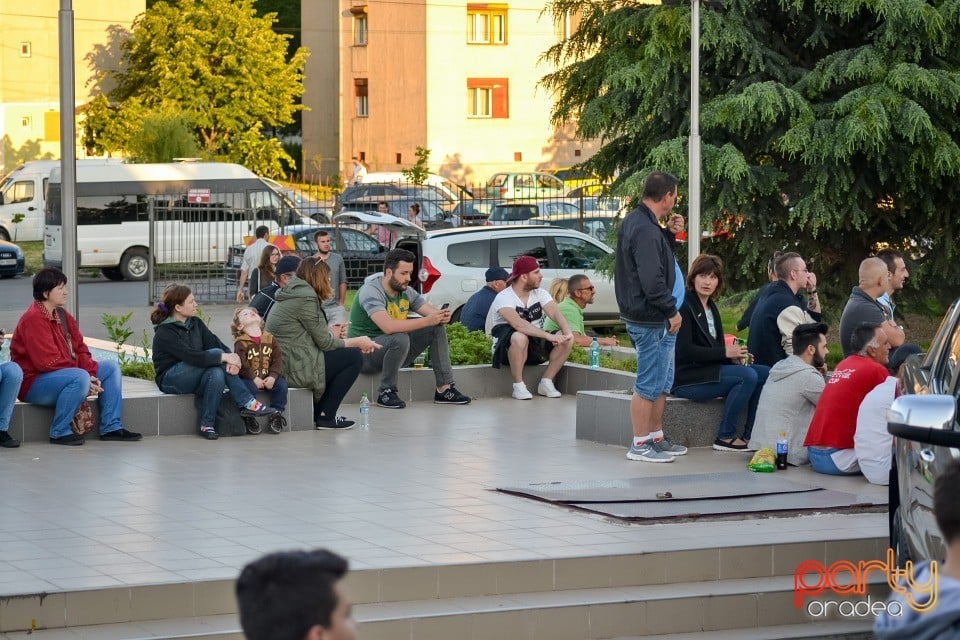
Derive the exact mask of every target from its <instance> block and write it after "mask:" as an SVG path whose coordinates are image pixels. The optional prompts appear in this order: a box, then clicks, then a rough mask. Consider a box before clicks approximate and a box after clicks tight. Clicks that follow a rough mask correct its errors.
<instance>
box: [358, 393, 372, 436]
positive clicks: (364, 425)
mask: <svg viewBox="0 0 960 640" xmlns="http://www.w3.org/2000/svg"><path fill="white" fill-rule="evenodd" d="M360 428H361V429H369V428H370V398H368V397H367V394H363V396H361V397H360Z"/></svg>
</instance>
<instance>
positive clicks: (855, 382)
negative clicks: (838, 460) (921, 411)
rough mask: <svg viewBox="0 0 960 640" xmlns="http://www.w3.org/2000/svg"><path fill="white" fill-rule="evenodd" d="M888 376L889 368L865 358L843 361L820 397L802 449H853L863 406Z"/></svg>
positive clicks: (858, 356) (848, 357) (855, 357)
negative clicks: (861, 404)
mask: <svg viewBox="0 0 960 640" xmlns="http://www.w3.org/2000/svg"><path fill="white" fill-rule="evenodd" d="M889 375H890V374H889V372H887V368H886V367H884V366H883V365H882V364H880V363H878V362H877V361H875V360H871V359H870V358H867V357H866V356H861V355H857V354H853V355H850V356H847V357H846V358H844V359H843V360H841V361H840V362H839V363H838V364H837V368H836V369H834V370H833V373H831V374H830V378H829V379H827V385H826V386H825V387H824V388H823V393H821V394H820V400H818V401H817V408H816V409H815V410H814V412H813V418H812V419H811V420H810V429H809V430H808V431H807V439H806V440H804V442H803V446H805V447H831V448H834V449H853V434H854V433H855V432H856V430H857V411H859V409H860V403H861V402H863V399H864V397H866V395H867V394H868V393H870V392H871V391H872V390H873V388H874V387H876V386H877V385H878V384H880V383H881V382H883V381H884V380H886V379H887V376H889Z"/></svg>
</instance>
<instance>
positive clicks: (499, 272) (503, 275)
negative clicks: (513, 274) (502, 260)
mask: <svg viewBox="0 0 960 640" xmlns="http://www.w3.org/2000/svg"><path fill="white" fill-rule="evenodd" d="M509 275H510V274H509V273H507V270H506V269H504V268H503V267H490V268H489V269H487V273H486V278H487V282H493V281H494V280H506V279H507V277H509Z"/></svg>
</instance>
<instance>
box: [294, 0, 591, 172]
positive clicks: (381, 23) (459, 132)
mask: <svg viewBox="0 0 960 640" xmlns="http://www.w3.org/2000/svg"><path fill="white" fill-rule="evenodd" d="M338 1H339V3H340V7H339V11H340V14H339V20H340V28H339V29H338V30H337V29H332V28H331V29H325V28H315V26H314V24H310V23H311V22H313V23H317V22H318V21H319V20H320V17H319V13H320V11H319V9H318V8H316V7H314V6H312V5H314V4H315V3H308V2H304V3H303V9H302V12H303V22H304V44H305V45H306V46H308V47H309V48H310V50H311V61H310V62H308V66H307V79H306V85H307V86H306V94H305V96H304V104H306V105H307V106H308V107H310V108H311V109H312V110H313V111H311V112H310V114H308V116H305V122H304V155H305V156H309V155H310V154H316V153H318V152H320V151H319V150H320V149H327V148H328V147H329V144H330V143H329V141H326V142H325V143H324V146H321V145H320V144H319V136H318V134H317V133H316V132H315V131H314V130H313V129H308V126H307V119H308V118H310V119H311V121H312V122H311V125H310V127H313V128H316V127H317V126H319V125H318V124H317V123H320V122H325V121H326V120H327V118H328V117H334V113H335V112H336V111H339V115H338V116H337V117H338V118H339V120H338V121H339V122H340V125H339V129H340V131H339V146H338V148H339V152H338V155H339V166H340V170H341V172H342V175H343V176H344V177H345V178H349V176H350V174H351V170H350V168H349V165H350V158H351V157H352V156H355V155H359V154H360V152H363V153H364V154H365V157H366V163H367V165H368V167H369V170H370V171H397V170H399V169H401V168H406V167H409V166H410V165H412V164H413V162H414V160H415V157H414V155H413V154H414V150H415V148H416V147H417V146H418V145H419V146H425V147H427V148H429V149H430V150H431V158H430V160H431V170H433V171H435V172H438V173H441V174H443V175H447V176H450V177H452V178H454V179H456V180H459V181H477V182H482V181H484V180H486V178H487V177H488V176H489V175H490V174H491V173H494V172H496V171H501V170H505V169H521V168H522V169H546V168H552V167H559V166H567V165H570V164H574V163H576V162H578V161H581V160H585V159H586V158H588V157H589V156H590V155H592V154H593V153H594V152H595V150H596V147H597V145H596V143H595V142H581V141H576V140H574V139H573V135H572V134H573V131H574V130H575V127H573V126H572V124H571V125H568V126H566V127H562V128H560V129H559V130H557V129H555V128H554V127H553V126H552V125H551V124H550V122H549V120H550V109H551V97H550V96H549V95H548V94H547V92H546V91H544V90H542V89H539V88H538V86H537V84H538V82H539V81H540V79H541V78H542V77H543V76H544V75H546V73H548V71H549V69H548V68H547V67H546V66H543V65H541V64H539V63H538V60H539V58H540V56H541V54H542V53H543V52H544V51H546V49H547V48H548V47H550V46H551V45H552V44H553V43H554V42H556V41H557V38H558V37H559V36H561V35H562V26H561V27H560V28H558V27H557V26H556V25H554V24H553V22H552V20H551V18H550V16H549V15H544V16H541V15H540V14H541V12H542V11H543V7H544V2H543V0H516V1H515V2H508V3H507V6H508V17H507V20H508V22H507V44H506V45H468V44H467V43H466V40H467V38H466V31H467V19H466V16H467V2H465V1H454V2H443V3H435V2H429V3H428V2H425V0H408V1H406V2H400V3H398V2H392V1H384V0H367V1H366V2H364V1H363V0H338ZM351 6H354V7H356V6H366V7H367V9H368V14H367V15H368V24H369V36H368V44H367V46H365V47H355V46H353V26H352V24H353V19H352V14H351V13H350V7H351ZM334 38H339V39H340V42H341V45H340V47H339V51H340V55H339V60H338V61H337V62H339V66H340V70H341V74H342V77H341V81H340V83H339V85H338V90H337V91H334V90H333V88H332V87H333V86H334V85H333V81H332V77H331V75H332V74H328V75H327V76H323V77H319V76H318V71H317V69H318V68H319V67H320V66H321V63H320V62H319V61H317V60H316V58H317V57H318V55H317V52H318V50H319V49H320V48H321V47H322V48H323V50H324V51H329V50H331V48H330V41H331V40H332V39H334ZM325 62H326V63H329V61H325ZM318 77H319V85H320V86H319V87H318V86H316V85H315V83H316V82H317V79H318ZM471 77H475V78H504V77H505V78H508V79H509V94H510V95H509V109H510V114H509V118H505V119H501V118H468V117H467V78H471ZM355 78H367V79H368V81H369V85H368V86H369V96H370V97H369V101H370V106H369V117H368V118H357V117H356V116H355V115H354V114H355V111H354V110H355V106H354V79H355ZM320 112H322V113H320ZM314 118H315V120H314ZM326 126H327V128H328V130H329V131H334V130H335V129H336V128H337V127H336V126H335V125H333V124H329V125H326ZM577 150H579V151H580V152H581V155H580V156H576V155H575V151H577ZM515 152H519V153H520V155H521V157H522V160H521V161H520V162H515V161H514V153H515ZM322 153H324V154H326V153H328V152H326V151H323V152H322ZM397 153H399V154H401V159H402V162H401V163H400V164H397V162H396V154H397Z"/></svg>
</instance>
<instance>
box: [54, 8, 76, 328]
mask: <svg viewBox="0 0 960 640" xmlns="http://www.w3.org/2000/svg"><path fill="white" fill-rule="evenodd" d="M72 5H73V0H60V12H59V13H58V14H57V18H58V23H59V33H60V180H61V182H60V210H61V212H62V215H63V218H62V219H61V221H60V235H61V239H60V246H61V247H62V252H61V255H60V259H61V266H62V267H63V272H64V273H65V274H66V276H67V305H66V306H67V311H68V312H70V314H71V315H73V317H75V318H78V317H79V316H78V310H79V300H78V299H77V266H78V264H77V262H78V260H77V197H76V196H77V147H76V144H77V143H76V140H77V135H76V119H75V112H76V97H75V96H76V91H75V89H74V77H73V54H74V51H73V6H72Z"/></svg>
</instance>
